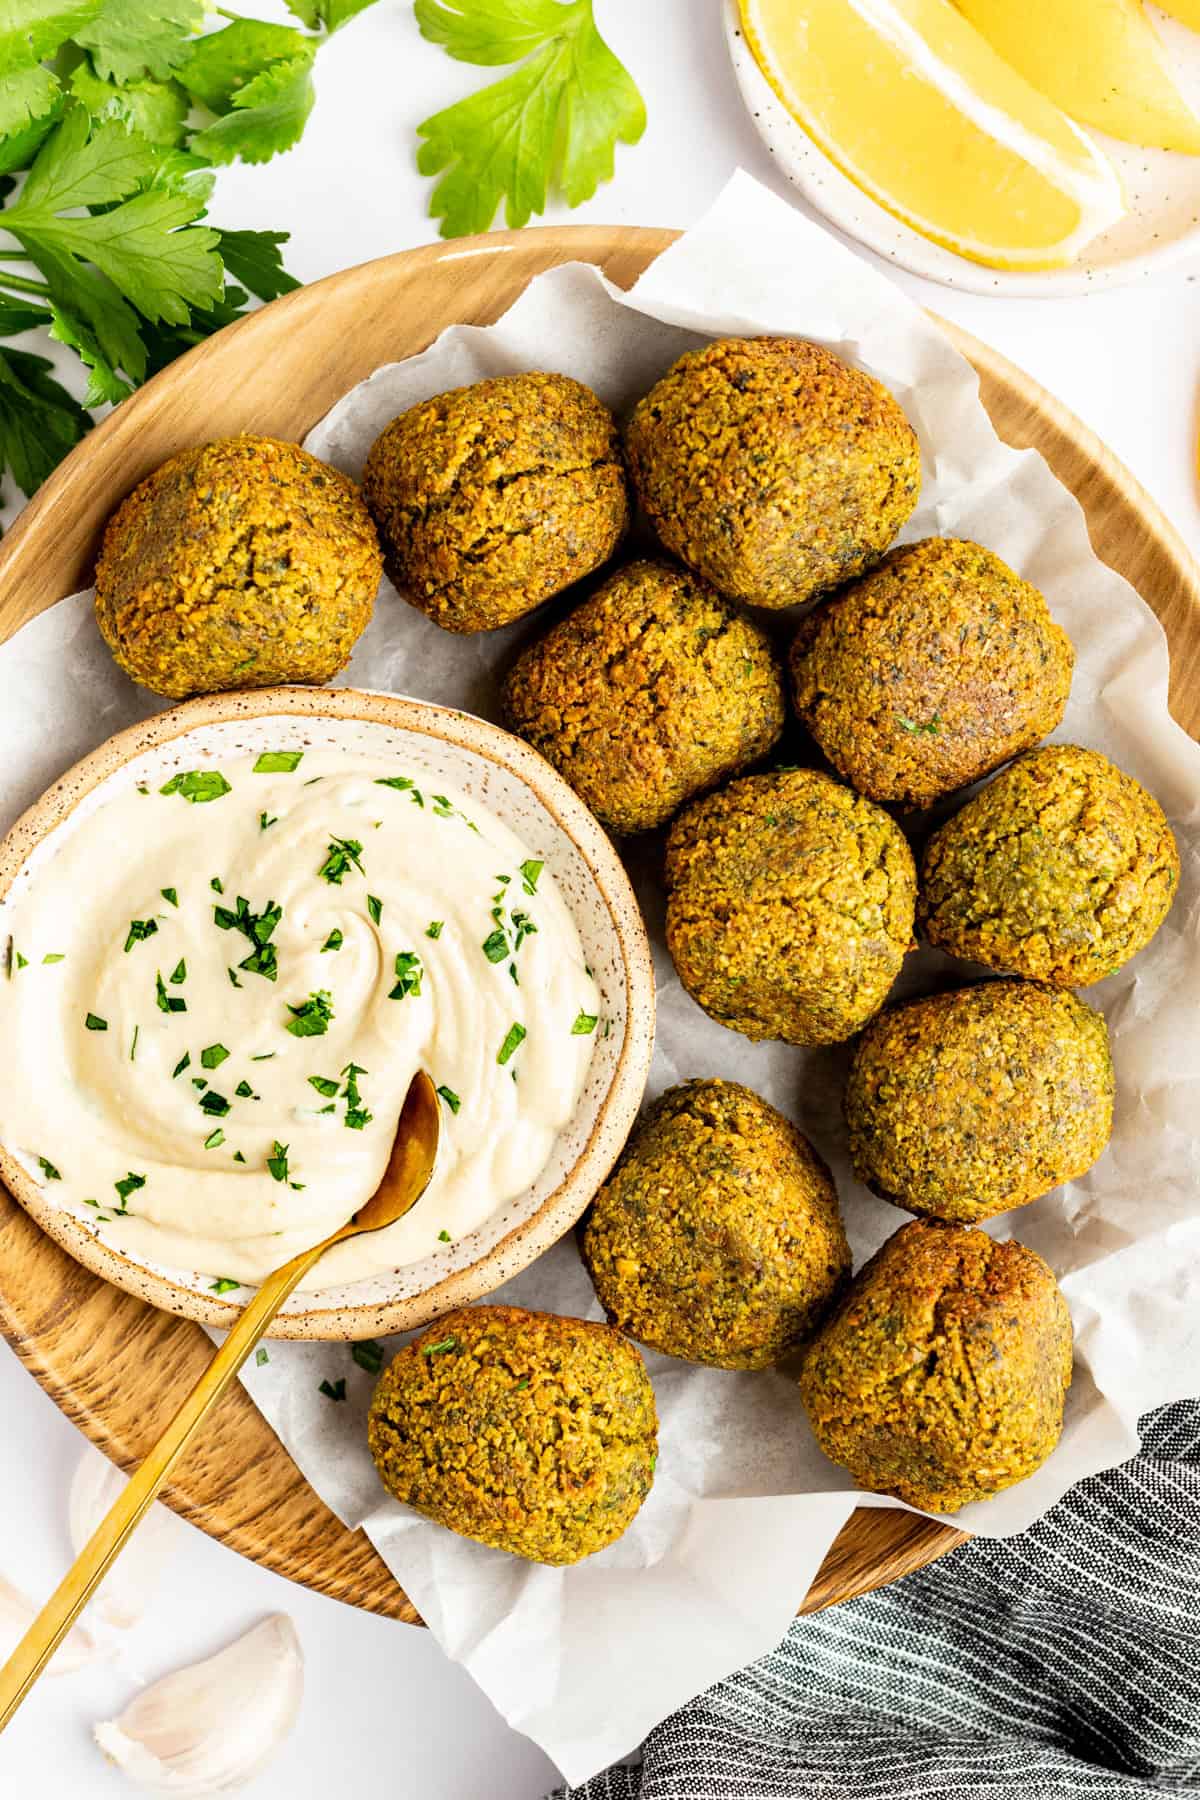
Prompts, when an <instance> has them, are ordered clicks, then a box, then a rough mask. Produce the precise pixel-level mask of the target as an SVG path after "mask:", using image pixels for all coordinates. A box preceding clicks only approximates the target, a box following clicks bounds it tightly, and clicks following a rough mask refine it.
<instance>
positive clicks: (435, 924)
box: [425, 919, 442, 938]
mask: <svg viewBox="0 0 1200 1800" xmlns="http://www.w3.org/2000/svg"><path fill="white" fill-rule="evenodd" d="M441 935H442V920H441V919H431V920H430V921H429V923H428V925H427V926H426V927H425V936H426V937H427V938H440V937H441Z"/></svg>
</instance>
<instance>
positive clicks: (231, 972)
mask: <svg viewBox="0 0 1200 1800" xmlns="http://www.w3.org/2000/svg"><path fill="white" fill-rule="evenodd" d="M225 973H226V974H227V975H228V977H229V980H230V985H231V986H233V987H241V985H242V984H241V982H240V981H239V980H238V978H237V970H236V969H226V971H225Z"/></svg>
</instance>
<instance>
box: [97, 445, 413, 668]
mask: <svg viewBox="0 0 1200 1800" xmlns="http://www.w3.org/2000/svg"><path fill="white" fill-rule="evenodd" d="M382 573H383V564H382V559H381V557H380V554H379V543H378V540H377V539H376V536H375V527H374V526H373V525H372V523H371V519H370V515H369V513H368V512H367V509H366V507H365V506H364V505H363V500H362V496H361V494H360V493H359V491H358V489H357V487H356V486H355V484H354V483H353V482H352V481H351V479H350V477H349V476H348V475H343V474H342V472H341V471H340V469H331V468H330V467H329V466H328V464H326V463H323V462H320V461H318V459H317V458H316V457H315V456H310V455H309V453H308V451H307V450H301V448H300V446H299V445H298V444H288V443H283V442H281V441H280V439H278V438H269V437H254V436H251V435H250V434H249V433H247V434H246V435H245V436H244V437H235V438H219V439H218V440H217V441H216V442H215V443H211V444H196V445H194V446H193V447H192V448H191V449H190V450H181V451H180V453H179V454H178V456H172V457H171V458H170V460H169V461H168V462H165V463H163V464H162V465H161V466H160V467H159V468H157V469H155V471H154V473H153V474H152V475H147V476H146V478H145V480H144V481H140V482H139V483H138V485H137V487H135V488H134V490H133V492H132V493H131V494H129V495H128V496H127V497H126V498H125V499H124V500H123V501H122V502H121V505H120V506H119V507H118V508H117V510H116V512H115V513H114V514H113V516H112V518H111V519H110V520H109V522H108V526H107V529H106V530H105V533H104V541H103V544H102V545H101V549H100V556H99V559H98V561H97V563H96V621H97V623H98V625H99V627H100V631H101V633H102V635H103V637H104V641H105V643H106V644H107V645H108V647H109V649H110V650H111V651H112V653H113V656H114V657H115V658H116V660H117V662H118V663H119V664H120V666H121V667H122V668H123V669H124V670H125V672H126V673H127V674H128V675H132V677H133V679H134V680H135V681H140V682H141V684H142V686H143V687H148V688H150V689H151V690H152V692H154V693H156V694H166V695H168V696H169V697H170V698H171V699H173V700H181V699H183V698H185V697H186V696H187V695H188V694H214V693H219V692H221V691H223V690H224V689H226V688H243V687H274V686H275V685H276V684H277V683H279V682H290V681H299V682H321V681H328V680H330V678H331V677H332V676H334V675H336V674H337V673H338V670H339V669H343V668H345V666H346V664H347V663H348V662H349V660H350V652H351V650H353V648H354V645H355V643H356V642H357V640H358V638H359V637H360V636H361V634H362V632H363V631H364V630H365V628H366V626H367V624H368V622H369V620H370V617H371V611H372V608H373V606H374V604H375V592H376V589H377V588H378V586H379V577H380V575H381V574H382Z"/></svg>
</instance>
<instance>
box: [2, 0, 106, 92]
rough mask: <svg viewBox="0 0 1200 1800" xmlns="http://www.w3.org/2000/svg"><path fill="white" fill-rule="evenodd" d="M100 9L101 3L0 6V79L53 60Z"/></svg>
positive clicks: (13, 1) (53, 0)
mask: <svg viewBox="0 0 1200 1800" xmlns="http://www.w3.org/2000/svg"><path fill="white" fill-rule="evenodd" d="M100 7H101V0H8V3H7V4H5V5H0V75H8V74H11V72H12V71H13V70H14V69H21V68H25V67H26V66H28V65H30V64H32V63H38V62H41V61H42V59H43V58H44V57H47V56H52V55H53V53H54V52H55V51H56V50H57V49H58V47H59V45H60V44H63V43H65V42H66V40H67V39H68V38H69V37H73V36H75V35H76V33H77V32H78V31H79V30H80V29H81V28H82V27H83V26H85V25H87V24H88V23H89V21H90V20H92V19H94V18H95V17H96V14H97V13H98V12H99V11H100Z"/></svg>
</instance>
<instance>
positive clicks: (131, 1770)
mask: <svg viewBox="0 0 1200 1800" xmlns="http://www.w3.org/2000/svg"><path fill="white" fill-rule="evenodd" d="M303 1692H304V1656H303V1652H302V1651H301V1649H300V1640H299V1639H298V1638H297V1636H296V1629H295V1626H294V1625H293V1624H292V1621H291V1620H290V1619H289V1618H288V1617H287V1615H286V1613H272V1614H271V1616H270V1617H269V1618H266V1619H264V1620H263V1621H262V1622H261V1624H259V1625H255V1626H254V1627H253V1629H252V1630H250V1631H248V1632H247V1633H246V1634H245V1636H244V1637H240V1638H238V1639H237V1640H236V1642H234V1643H232V1644H229V1645H227V1646H226V1648H225V1649H224V1650H218V1652H217V1654H216V1655H215V1656H210V1657H207V1658H206V1659H205V1661H203V1662H198V1663H193V1664H192V1665H191V1667H190V1668H186V1669H176V1670H175V1671H174V1673H173V1674H171V1675H164V1676H163V1678H162V1680H161V1681H156V1682H154V1683H153V1685H152V1686H150V1687H148V1688H145V1689H143V1691H142V1692H141V1693H140V1694H139V1695H138V1696H137V1698H136V1699H135V1700H132V1701H131V1702H130V1704H129V1705H128V1706H127V1707H126V1708H125V1711H124V1712H123V1713H122V1714H121V1716H120V1718H119V1719H109V1720H106V1721H104V1722H103V1723H101V1724H98V1725H96V1726H95V1727H94V1736H95V1739H96V1742H97V1744H99V1746H100V1748H101V1750H103V1752H104V1754H105V1755H106V1756H107V1757H108V1759H109V1761H110V1762H113V1763H115V1764H116V1765H117V1767H118V1768H120V1769H123V1770H124V1772H125V1773H126V1774H127V1775H128V1776H129V1777H130V1779H131V1780H132V1781H134V1782H136V1783H137V1785H138V1786H139V1787H143V1788H147V1789H148V1790H149V1791H150V1792H151V1793H155V1794H171V1795H174V1796H176V1800H186V1796H189V1795H193V1794H195V1795H200V1794H226V1793H229V1792H231V1791H232V1790H233V1789H234V1788H240V1787H241V1786H242V1785H243V1784H244V1783H245V1782H247V1781H250V1780H251V1779H252V1778H253V1777H254V1776H255V1775H257V1774H258V1772H259V1770H260V1769H262V1768H265V1766H266V1764H267V1763H268V1762H269V1761H270V1760H271V1758H272V1756H273V1755H274V1754H275V1752H276V1750H277V1749H278V1748H279V1746H280V1744H282V1742H283V1740H284V1738H285V1737H286V1736H287V1734H288V1732H289V1731H290V1730H291V1728H292V1726H293V1725H294V1724H295V1722H296V1714H297V1713H298V1712H299V1710H300V1699H301V1696H302V1694H303Z"/></svg>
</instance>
